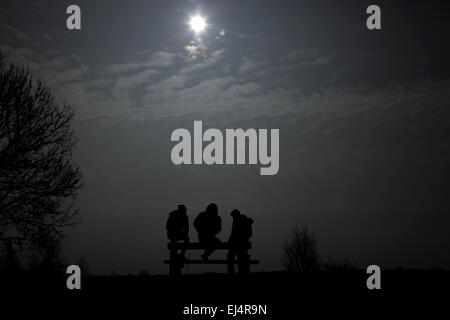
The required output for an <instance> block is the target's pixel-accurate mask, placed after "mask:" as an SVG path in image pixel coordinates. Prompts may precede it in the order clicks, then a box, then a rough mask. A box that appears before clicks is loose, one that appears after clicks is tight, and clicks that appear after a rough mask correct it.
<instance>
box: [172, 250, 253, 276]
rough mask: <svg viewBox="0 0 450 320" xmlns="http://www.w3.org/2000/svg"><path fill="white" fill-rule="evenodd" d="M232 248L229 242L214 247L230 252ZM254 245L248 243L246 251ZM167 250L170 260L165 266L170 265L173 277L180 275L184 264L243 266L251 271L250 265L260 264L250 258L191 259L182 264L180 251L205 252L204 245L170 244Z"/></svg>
mask: <svg viewBox="0 0 450 320" xmlns="http://www.w3.org/2000/svg"><path fill="white" fill-rule="evenodd" d="M230 248H231V246H230V244H229V243H228V242H221V243H220V244H218V245H216V246H215V247H214V249H215V250H230ZM251 248H252V244H251V242H249V243H247V245H246V247H245V249H247V250H248V249H251ZM167 249H169V252H170V258H169V260H164V263H165V264H169V274H170V275H172V276H176V275H180V274H181V269H182V268H183V264H224V265H228V264H241V265H244V266H246V267H245V268H244V270H246V269H248V270H250V265H256V264H259V261H258V260H252V259H250V257H249V258H248V259H245V260H236V259H235V260H228V259H216V260H209V259H208V260H201V259H198V260H191V259H184V261H183V262H182V263H180V260H179V259H177V258H178V254H177V252H178V250H205V249H206V247H205V245H204V244H202V243H198V242H189V243H184V242H170V243H168V245H167Z"/></svg>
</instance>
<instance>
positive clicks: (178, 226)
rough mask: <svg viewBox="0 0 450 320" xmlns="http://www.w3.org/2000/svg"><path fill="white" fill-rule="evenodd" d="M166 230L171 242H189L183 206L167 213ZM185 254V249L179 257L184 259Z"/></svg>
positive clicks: (186, 217) (187, 219)
mask: <svg viewBox="0 0 450 320" xmlns="http://www.w3.org/2000/svg"><path fill="white" fill-rule="evenodd" d="M166 230H167V236H168V237H169V240H170V241H171V242H178V241H184V242H185V243H188V242H189V217H188V216H187V214H186V207H185V206H184V205H182V204H180V205H179V206H178V209H176V210H174V211H172V212H171V213H169V218H168V219H167V223H166ZM185 253H186V249H185V248H184V249H183V250H182V251H181V253H180V257H182V258H184V254H185Z"/></svg>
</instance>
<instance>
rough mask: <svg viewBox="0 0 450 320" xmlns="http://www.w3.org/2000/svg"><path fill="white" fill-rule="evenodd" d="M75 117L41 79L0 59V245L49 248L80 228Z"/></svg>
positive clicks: (80, 178) (79, 178)
mask: <svg viewBox="0 0 450 320" xmlns="http://www.w3.org/2000/svg"><path fill="white" fill-rule="evenodd" d="M72 117H73V112H72V110H71V108H70V106H69V105H66V104H61V103H58V102H56V101H55V98H54V97H53V96H52V94H51V92H50V90H49V88H48V87H46V85H45V84H44V83H43V82H42V81H41V80H40V79H37V78H36V77H34V76H33V75H32V73H31V72H30V71H29V70H28V69H26V68H21V67H18V66H15V65H13V64H7V63H6V61H5V60H4V59H3V57H1V56H0V243H6V242H8V243H14V244H15V245H16V246H18V247H19V246H20V247H22V246H24V245H27V244H30V243H41V242H42V241H44V240H43V239H45V241H44V242H45V243H46V246H48V245H49V244H48V241H47V240H48V239H58V238H60V237H61V236H62V235H63V233H62V227H64V226H68V225H71V224H74V223H76V222H77V220H76V214H77V210H76V208H75V202H74V200H75V197H76V195H77V190H78V189H79V188H80V187H81V184H82V175H81V172H80V170H79V167H78V166H77V165H76V164H75V163H74V162H73V160H72V150H73V148H74V143H75V141H74V136H73V132H72V129H71V127H70V124H71V120H72Z"/></svg>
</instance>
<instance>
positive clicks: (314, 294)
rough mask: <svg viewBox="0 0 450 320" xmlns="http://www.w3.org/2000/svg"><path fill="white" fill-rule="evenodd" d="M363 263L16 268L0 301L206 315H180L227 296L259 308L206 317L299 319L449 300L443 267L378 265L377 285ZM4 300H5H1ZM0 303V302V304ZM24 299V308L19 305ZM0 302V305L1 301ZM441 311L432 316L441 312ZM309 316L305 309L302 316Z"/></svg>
mask: <svg viewBox="0 0 450 320" xmlns="http://www.w3.org/2000/svg"><path fill="white" fill-rule="evenodd" d="M366 279H367V275H366V274H365V272H363V271H347V272H331V271H321V272H316V273H312V274H304V275H302V274H290V273H285V272H270V273H255V274H251V275H249V276H247V277H241V276H237V275H236V276H231V277H230V276H228V275H226V274H203V275H187V276H186V275H185V276H181V277H180V278H178V279H173V278H170V277H168V276H146V275H143V276H91V277H86V278H84V279H82V290H79V291H76V290H74V291H69V290H67V289H66V287H65V278H64V277H63V278H61V277H56V278H52V279H47V280H44V278H43V277H40V278H38V277H36V276H31V275H22V276H20V277H16V278H12V277H8V278H7V279H5V278H3V280H2V284H3V285H2V289H1V291H2V295H4V296H5V297H6V299H4V298H3V299H2V300H1V301H2V302H3V303H4V306H7V307H13V305H14V306H16V305H17V306H18V308H17V307H14V308H15V309H16V311H19V312H20V313H21V312H25V313H28V312H31V313H32V314H36V313H40V312H43V314H44V315H45V316H47V317H51V315H52V314H53V313H54V315H56V316H57V317H58V318H63V315H72V316H77V317H78V318H80V317H81V318H83V319H84V318H85V317H86V316H88V315H89V317H88V318H91V316H92V315H94V314H98V315H99V316H101V317H100V318H101V319H105V318H106V316H107V315H109V314H110V315H112V316H114V317H115V318H116V316H119V315H122V316H121V317H118V318H125V319H137V318H139V319H210V317H209V316H185V315H183V312H182V311H183V307H184V306H189V305H190V304H194V305H197V306H218V307H219V309H220V308H222V309H226V308H227V305H229V304H238V305H240V304H258V305H267V315H259V316H256V315H246V316H239V317H233V316H230V315H226V313H221V314H218V315H216V317H215V318H214V319H300V318H302V317H303V316H305V315H313V316H314V317H318V318H323V317H325V316H329V315H331V316H333V317H339V318H342V317H344V316H345V317H351V318H353V317H355V318H362V319H365V318H367V317H368V316H377V317H382V318H384V317H387V316H389V318H390V317H391V316H392V315H398V316H399V317H400V318H404V317H405V316H406V315H409V314H413V315H418V314H420V312H426V313H425V315H426V316H425V318H426V319H434V318H435V317H432V316H431V314H432V313H435V312H436V313H437V312H438V310H445V309H447V311H446V313H447V316H448V304H449V302H450V299H449V298H450V294H449V290H450V271H443V270H442V271H440V270H387V271H382V276H381V287H382V289H381V290H368V289H367V287H366ZM6 302H8V303H6ZM0 305H1V304H0ZM21 306H25V308H21ZM3 309H4V308H3ZM447 316H444V314H441V315H440V316H439V318H443V319H445V318H447ZM308 318H310V317H308Z"/></svg>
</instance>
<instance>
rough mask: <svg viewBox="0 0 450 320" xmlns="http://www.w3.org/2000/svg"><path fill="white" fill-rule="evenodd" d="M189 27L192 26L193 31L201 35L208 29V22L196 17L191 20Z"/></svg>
mask: <svg viewBox="0 0 450 320" xmlns="http://www.w3.org/2000/svg"><path fill="white" fill-rule="evenodd" d="M189 25H190V26H191V29H192V30H194V31H195V32H197V33H199V32H201V31H203V30H205V28H206V20H205V18H203V17H200V16H195V17H192V18H191V21H189Z"/></svg>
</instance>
